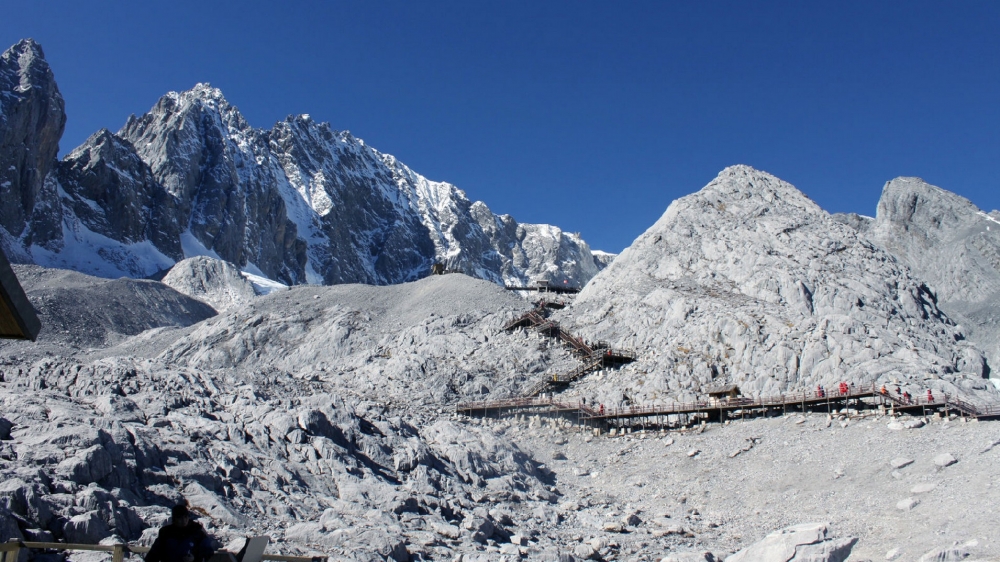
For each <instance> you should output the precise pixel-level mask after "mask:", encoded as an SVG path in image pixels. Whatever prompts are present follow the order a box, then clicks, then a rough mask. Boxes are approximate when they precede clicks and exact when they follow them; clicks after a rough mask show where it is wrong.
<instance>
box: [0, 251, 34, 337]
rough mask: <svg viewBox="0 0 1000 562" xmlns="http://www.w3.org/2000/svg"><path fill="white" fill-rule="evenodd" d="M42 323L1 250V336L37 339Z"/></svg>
mask: <svg viewBox="0 0 1000 562" xmlns="http://www.w3.org/2000/svg"><path fill="white" fill-rule="evenodd" d="M41 328H42V323H41V322H40V321H39V320H38V316H37V315H36V314H35V309H34V308H33V307H32V306H31V303H30V302H28V297H27V295H25V294H24V289H22V288H21V284H20V283H18V281H17V276H15V275H14V270H13V269H11V267H10V262H9V261H7V256H6V255H5V254H4V253H3V250H0V338H6V339H19V340H31V341H35V338H37V337H38V331H39V330H41Z"/></svg>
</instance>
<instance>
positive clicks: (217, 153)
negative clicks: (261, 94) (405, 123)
mask: <svg viewBox="0 0 1000 562" xmlns="http://www.w3.org/2000/svg"><path fill="white" fill-rule="evenodd" d="M0 77H3V78H2V81H0V86H3V89H2V90H0V91H2V92H3V96H4V99H5V100H6V101H4V103H3V105H2V107H0V109H2V113H3V117H2V119H0V135H2V137H3V138H4V139H5V140H4V141H3V142H4V144H3V145H2V146H0V168H3V169H4V174H5V175H4V176H3V179H0V184H2V186H3V187H2V190H3V191H2V192H0V196H2V197H3V202H4V205H3V209H4V211H3V213H4V214H3V216H2V217H0V225H2V226H3V227H4V230H5V232H4V233H3V243H4V246H5V249H6V250H7V251H8V255H10V256H11V257H12V259H14V260H15V261H21V262H27V263H37V264H40V265H46V266H51V267H63V268H70V269H75V270H78V271H81V272H85V273H90V274H95V275H101V276H106V277H114V276H121V275H125V276H130V277H145V276H150V275H153V274H155V273H157V272H159V271H164V270H166V269H168V268H169V267H170V266H171V265H173V264H174V263H175V262H177V261H180V260H182V259H184V258H186V257H193V256H197V255H207V256H211V257H215V258H218V259H222V260H224V261H228V262H230V263H233V264H236V265H237V266H238V267H239V268H240V269H241V270H244V271H248V272H250V273H254V274H259V275H262V276H265V277H268V278H270V279H273V280H276V281H280V282H282V283H285V284H299V283H306V282H309V283H313V284H334V283H370V284H391V283H399V282H403V281H408V280H413V279H416V278H419V277H421V276H423V275H426V274H427V273H428V272H429V271H430V267H431V265H432V264H433V263H435V262H442V263H444V264H446V265H447V267H448V268H449V269H452V270H455V271H461V272H465V273H467V274H469V275H473V276H476V277H479V278H482V279H486V280H489V281H492V282H496V283H510V284H526V283H528V282H531V281H534V280H536V279H545V280H550V281H554V282H557V283H562V281H564V280H567V281H569V282H570V283H573V284H575V285H580V286H582V285H583V284H585V283H586V282H587V281H588V280H589V279H590V278H591V277H593V275H595V274H596V273H597V271H598V270H599V269H600V268H601V267H603V265H604V263H605V261H606V260H605V258H604V257H601V258H598V259H595V258H594V256H593V255H592V253H591V251H590V248H589V247H588V246H587V244H586V243H585V242H584V241H583V240H582V239H580V238H579V236H577V235H575V234H571V233H566V232H563V231H561V230H560V229H558V228H556V227H552V226H549V225H533V224H519V223H517V222H516V221H515V220H514V219H513V218H511V217H510V216H507V215H495V214H493V213H492V212H491V211H490V210H489V208H488V207H487V206H486V205H485V204H483V203H481V202H471V201H469V200H468V198H466V196H465V194H464V193H463V192H462V191H461V190H459V189H458V188H456V187H455V186H453V185H451V184H448V183H443V182H434V181H430V180H428V179H426V178H424V177H423V176H421V175H419V174H417V173H416V172H414V171H413V170H411V169H410V168H408V167H407V166H405V165H404V164H402V163H401V162H399V161H398V160H396V159H395V158H394V157H392V156H390V155H387V154H383V153H381V152H378V151H376V150H374V149H372V148H371V147H369V146H367V145H366V144H365V143H364V142H363V141H362V140H360V139H357V138H355V137H353V136H352V135H351V134H350V133H348V132H338V131H334V130H333V129H331V128H330V126H329V125H328V124H325V123H317V122H315V121H313V120H312V119H311V118H310V117H309V116H308V115H299V116H290V117H288V118H287V119H285V120H284V121H281V122H279V123H277V124H275V126H274V127H273V128H272V129H270V130H262V129H255V128H253V127H251V126H250V125H249V124H248V123H247V122H246V120H245V119H244V118H243V116H242V115H241V114H240V112H239V110H238V109H237V108H236V107H235V106H233V105H231V104H230V103H229V102H228V101H227V100H226V99H225V98H224V97H223V95H222V93H221V92H220V91H219V90H218V89H215V88H212V87H210V86H208V85H207V84H198V85H197V86H195V87H194V88H193V89H191V90H188V91H186V92H181V93H177V92H171V93H168V94H167V95H165V96H163V97H162V98H161V99H160V100H159V101H158V102H157V103H156V105H155V106H154V107H153V108H152V109H151V110H150V111H149V112H148V113H146V114H145V115H142V116H140V117H135V116H132V117H130V118H129V119H128V121H127V122H126V124H125V126H124V127H123V128H122V129H121V130H120V131H118V132H117V133H112V132H110V131H107V130H102V131H99V132H97V133H95V134H94V135H93V136H91V137H90V138H89V139H88V140H87V141H86V142H84V144H83V145H81V146H80V147H78V148H76V149H75V150H73V151H72V152H70V154H68V155H67V156H66V157H65V158H64V159H63V161H61V162H58V163H56V162H55V160H54V157H55V154H56V151H57V142H58V140H59V137H60V135H61V134H62V129H63V124H64V122H65V114H64V113H63V102H62V98H61V97H60V95H59V91H58V88H57V87H56V84H55V81H54V78H53V75H52V71H51V69H50V68H49V66H48V64H47V63H46V61H45V59H44V57H43V56H42V52H41V48H40V47H39V46H38V45H37V44H36V43H34V42H33V41H31V40H26V41H22V42H21V43H18V44H17V45H15V46H14V47H12V48H11V49H9V50H8V51H7V52H6V53H5V54H4V55H3V57H2V58H0ZM8 176H10V177H8Z"/></svg>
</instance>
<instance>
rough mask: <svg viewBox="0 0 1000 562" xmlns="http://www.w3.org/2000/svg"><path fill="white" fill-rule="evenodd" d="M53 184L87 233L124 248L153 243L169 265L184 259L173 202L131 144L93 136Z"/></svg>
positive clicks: (108, 135) (112, 136)
mask: <svg viewBox="0 0 1000 562" xmlns="http://www.w3.org/2000/svg"><path fill="white" fill-rule="evenodd" d="M55 179H56V181H58V183H59V186H60V187H61V188H62V191H63V192H64V193H65V194H66V195H65V196H64V197H63V200H62V204H63V206H64V208H65V209H66V211H67V212H66V215H67V216H68V217H73V218H75V219H76V220H77V221H79V223H80V224H81V225H82V226H83V227H85V228H86V229H87V230H89V231H91V232H93V233H95V234H99V235H101V236H105V237H107V238H110V239H112V240H115V241H117V242H120V243H121V244H122V245H124V246H130V245H134V244H142V243H144V242H147V243H150V244H152V246H153V247H154V248H156V249H157V250H158V251H160V252H162V253H163V254H164V255H165V256H166V257H167V258H169V259H174V260H176V259H181V258H182V257H183V252H182V250H181V244H180V234H181V225H180V223H179V220H178V219H179V216H178V213H177V212H176V208H175V207H176V205H175V201H174V198H173V197H172V196H171V195H170V194H169V193H168V192H167V191H166V190H165V189H163V187H162V186H161V185H160V184H159V183H158V182H157V181H156V179H154V178H153V175H152V173H151V171H150V169H149V166H147V165H146V163H145V162H143V161H142V160H141V159H140V158H139V157H138V155H137V154H136V153H135V150H134V149H133V148H132V146H131V145H130V144H129V143H128V141H126V140H124V139H122V138H121V137H119V136H117V135H115V134H113V133H111V132H110V131H108V130H107V129H102V130H101V131H98V132H97V133H94V135H93V136H91V137H90V138H89V139H87V140H86V141H85V142H84V143H83V144H82V145H80V146H79V147H77V148H76V149H75V150H74V151H73V152H71V153H70V154H68V155H67V156H66V158H65V159H63V161H62V162H60V163H59V165H58V166H57V168H56V171H55ZM74 234H76V233H75V232H72V231H71V232H68V233H67V235H69V236H74ZM105 259H111V256H107V257H106V258H105ZM123 266H125V264H123ZM125 267H127V266H125ZM140 273H144V271H143V270H141V269H140V270H137V271H134V274H140Z"/></svg>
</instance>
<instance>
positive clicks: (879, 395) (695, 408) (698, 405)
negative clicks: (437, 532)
mask: <svg viewBox="0 0 1000 562" xmlns="http://www.w3.org/2000/svg"><path fill="white" fill-rule="evenodd" d="M586 367H587V365H584V366H581V367H580V368H578V369H577V370H576V371H573V372H572V373H570V374H568V375H564V376H565V377H566V379H565V380H572V379H571V378H569V377H572V376H580V375H579V374H576V373H578V372H581V371H584V370H585V368H586ZM552 381H554V382H552ZM552 381H549V380H543V381H540V382H539V383H536V385H534V386H533V387H532V391H533V394H530V395H529V396H527V397H523V398H512V399H507V400H493V401H488V400H484V401H479V402H469V403H466V404H460V405H459V406H458V407H457V408H456V411H457V412H459V413H472V412H474V411H486V410H515V409H519V408H538V407H544V406H547V405H549V406H552V407H554V408H558V409H561V410H571V409H576V410H578V411H579V414H580V417H581V419H591V420H605V421H608V420H615V419H625V418H639V417H654V416H669V415H673V414H698V413H704V412H713V411H732V410H754V409H776V408H783V409H784V408H788V407H796V406H799V407H802V408H803V409H806V408H807V407H814V408H815V407H817V406H823V405H824V404H826V405H828V406H829V405H832V404H833V403H836V402H840V401H844V400H852V399H853V400H861V399H863V398H874V399H876V400H881V401H882V402H881V405H884V406H891V407H894V408H895V409H899V410H905V409H909V408H934V409H937V408H941V407H943V408H945V409H946V410H949V409H951V410H958V411H959V412H962V413H964V414H966V415H969V416H972V417H977V418H980V417H1000V406H979V405H975V404H972V403H970V402H967V401H965V400H962V399H960V398H956V397H954V396H950V395H947V394H940V395H936V396H934V395H932V396H931V397H930V398H927V397H925V396H923V397H917V398H910V399H907V398H905V397H904V396H903V395H900V394H896V393H893V392H890V391H888V390H886V391H884V392H883V389H881V388H879V389H877V388H876V385H872V386H870V387H868V386H866V387H849V388H848V389H847V390H845V391H843V392H842V391H841V390H840V389H839V388H838V389H835V390H815V391H800V392H790V393H785V394H779V395H775V396H761V397H757V398H752V397H736V398H726V399H720V400H698V401H694V402H673V403H669V404H651V405H633V406H623V407H619V408H608V409H605V408H604V407H603V405H602V406H600V407H599V408H596V409H595V408H593V407H592V406H589V407H588V406H585V405H583V403H582V402H581V403H573V402H566V401H557V400H554V399H553V398H548V399H537V398H534V394H537V393H538V392H541V391H542V390H544V389H545V387H546V386H548V385H550V384H554V383H559V382H564V381H563V380H561V379H560V378H559V376H558V375H556V376H554V377H553V379H552Z"/></svg>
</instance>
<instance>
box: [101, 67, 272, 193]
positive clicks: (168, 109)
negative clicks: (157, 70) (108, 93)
mask: <svg viewBox="0 0 1000 562" xmlns="http://www.w3.org/2000/svg"><path fill="white" fill-rule="evenodd" d="M166 131H170V132H171V134H169V135H168V134H164V133H165V132H166ZM118 134H119V135H120V136H121V137H122V138H125V139H128V140H129V141H130V142H131V143H132V144H133V145H134V146H135V147H136V150H137V152H138V154H139V156H140V157H141V158H142V159H143V160H144V161H145V162H146V163H147V164H149V166H150V168H151V169H152V170H153V173H154V174H155V175H156V177H157V179H158V180H159V181H160V183H162V184H163V186H164V187H166V188H167V190H168V191H169V192H170V193H171V194H173V195H174V196H176V197H178V198H180V199H181V200H190V199H191V198H192V197H193V196H194V193H195V190H196V188H197V187H198V181H199V179H201V178H200V176H201V175H202V174H203V172H202V168H203V167H204V166H206V165H212V164H215V165H218V164H219V162H213V161H212V159H211V157H212V156H218V155H219V153H220V152H224V151H226V149H227V148H229V147H228V146H227V145H228V144H229V143H228V142H227V141H228V140H230V138H231V137H232V138H234V140H237V141H245V140H246V139H245V138H244V137H246V136H247V135H249V136H252V135H253V129H252V127H250V125H249V124H248V123H247V121H246V119H244V118H243V115H242V114H240V112H239V109H237V108H236V107H235V106H233V105H230V104H229V102H228V101H226V98H225V97H224V96H223V95H222V91H221V90H219V89H218V88H213V87H211V86H210V85H209V84H201V83H199V84H196V85H195V86H194V87H193V88H191V89H190V90H186V91H184V92H169V93H167V94H166V95H164V96H163V97H161V98H160V100H159V101H158V102H156V105H154V106H153V108H152V109H150V110H149V112H148V113H146V114H144V115H143V116H141V117H136V116H134V115H131V116H129V118H128V121H127V122H126V123H125V126H124V127H122V129H121V130H120V131H119V132H118Z"/></svg>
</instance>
